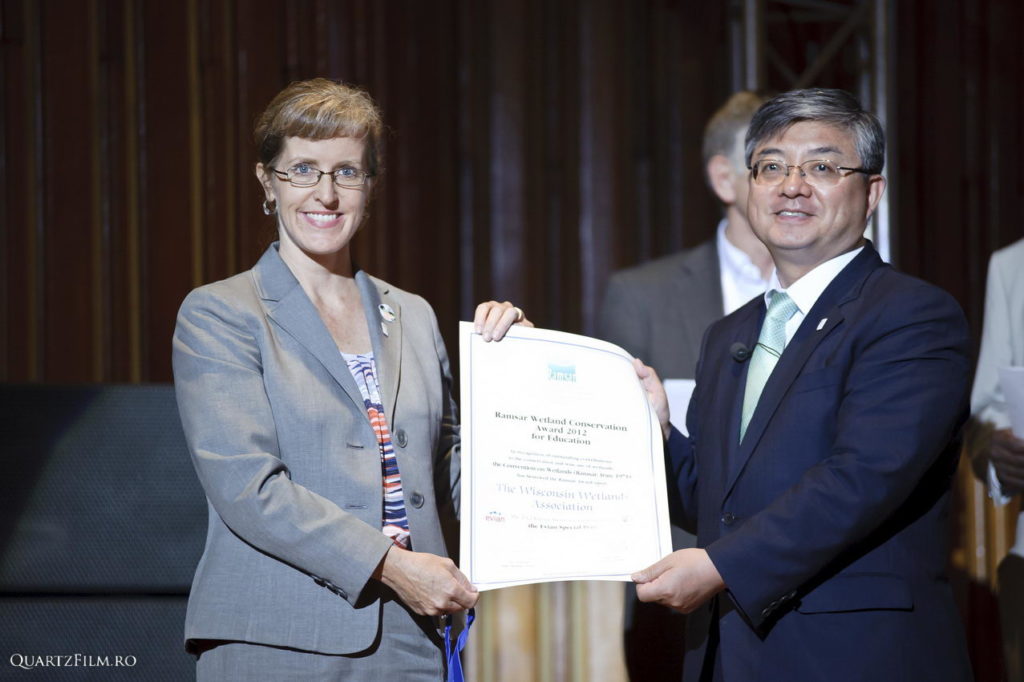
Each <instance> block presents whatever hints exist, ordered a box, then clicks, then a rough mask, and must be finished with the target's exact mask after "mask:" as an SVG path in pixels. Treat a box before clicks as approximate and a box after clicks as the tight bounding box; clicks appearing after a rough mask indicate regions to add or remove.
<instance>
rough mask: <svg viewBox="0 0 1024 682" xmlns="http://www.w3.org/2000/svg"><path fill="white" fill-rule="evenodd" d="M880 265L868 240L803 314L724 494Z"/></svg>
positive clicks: (749, 428)
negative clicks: (816, 352)
mask: <svg viewBox="0 0 1024 682" xmlns="http://www.w3.org/2000/svg"><path fill="white" fill-rule="evenodd" d="M881 266H882V260H881V258H879V257H878V253H877V252H876V251H875V250H874V248H873V247H872V245H871V243H870V242H868V243H867V244H866V245H865V247H864V250H863V251H861V253H859V254H857V257H856V258H854V259H853V260H852V261H851V262H850V264H849V265H847V266H846V267H845V268H844V269H843V270H842V271H840V273H839V274H838V275H837V276H836V277H835V279H833V280H832V282H830V283H829V285H828V286H827V287H826V288H825V291H823V292H822V293H821V296H819V297H818V300H817V301H816V302H815V304H814V306H813V307H812V308H811V310H810V311H809V312H808V313H807V315H806V316H805V317H804V321H803V322H802V323H801V324H800V327H799V328H798V329H797V331H796V334H795V335H794V336H793V339H792V340H791V341H790V342H789V344H788V345H787V346H786V350H784V351H783V353H782V357H781V358H779V363H778V364H777V365H776V366H775V369H774V370H772V373H771V376H770V377H768V382H767V383H766V384H765V386H764V390H763V391H762V392H761V397H760V399H759V400H758V402H757V407H756V408H755V410H754V414H753V416H751V418H750V424H748V425H747V431H746V434H745V435H744V437H743V442H742V443H740V444H738V446H737V448H736V457H735V458H734V459H733V460H732V461H731V466H730V474H729V478H728V481H727V484H726V494H727V495H728V493H729V492H730V491H731V490H732V487H733V486H734V485H735V483H736V479H737V478H739V475H740V473H741V472H742V471H743V467H744V466H746V463H747V461H748V460H749V459H750V456H751V455H752V454H753V452H754V449H755V448H756V447H757V443H758V441H759V440H760V439H761V436H762V435H764V431H765V429H766V428H767V427H768V424H769V423H770V422H771V419H772V416H773V415H774V414H775V411H776V410H777V409H778V407H779V404H780V403H781V402H782V399H783V398H784V397H785V395H786V392H787V391H788V390H789V387H790V386H791V385H792V384H793V382H794V381H795V380H796V378H797V377H798V376H799V375H800V371H801V370H802V369H803V367H804V365H805V364H806V363H807V359H808V358H809V357H810V356H811V354H812V353H813V352H814V350H815V349H816V348H817V347H818V345H819V344H820V343H821V342H822V341H823V340H824V339H825V338H826V337H827V336H828V335H829V334H830V333H831V332H832V330H833V329H835V328H836V327H838V326H839V325H840V324H841V323H842V322H843V312H842V306H843V305H844V304H845V303H847V302H848V301H850V300H853V299H855V298H856V297H857V296H859V295H860V289H861V285H862V284H863V283H864V280H865V279H866V278H867V276H868V275H869V274H870V273H871V272H872V271H873V270H874V269H875V268H878V267H881ZM763 316H764V305H763V304H762V305H761V316H760V317H759V320H758V321H759V322H760V320H761V319H763ZM822 320H824V322H825V323H824V325H822V324H821V323H822ZM819 325H821V328H820V329H819V328H818V327H819ZM756 333H757V334H759V333H760V324H758V325H757V329H756ZM755 343H756V337H755ZM743 383H744V385H745V384H746V378H745V376H744V381H743ZM738 400H739V402H738V403H737V404H734V405H733V412H734V414H735V415H739V413H740V411H742V409H743V408H742V400H743V391H742V390H741V391H740V392H739V396H738ZM732 434H733V436H732V442H734V443H735V442H736V441H737V440H738V438H739V421H738V420H736V429H735V430H733V431H732Z"/></svg>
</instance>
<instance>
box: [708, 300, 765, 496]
mask: <svg viewBox="0 0 1024 682" xmlns="http://www.w3.org/2000/svg"><path fill="white" fill-rule="evenodd" d="M764 314H765V305H764V299H763V298H762V299H756V300H753V301H751V302H749V303H747V304H745V305H744V306H743V307H742V308H740V309H739V310H737V311H736V312H735V313H734V317H733V318H732V319H734V320H735V323H734V324H735V331H734V332H733V333H732V334H730V335H729V336H728V338H729V339H730V343H735V342H740V343H742V344H743V345H744V346H746V348H748V349H750V350H753V348H754V346H755V345H756V344H757V337H758V334H759V333H760V331H761V322H762V320H763V319H764ZM720 352H721V353H722V355H721V357H722V360H721V364H722V365H724V366H725V367H726V368H727V370H726V371H727V372H728V374H729V377H730V379H731V380H730V381H727V382H725V381H723V382H720V384H719V390H721V391H722V393H721V397H720V399H719V401H718V403H719V404H720V405H723V406H725V408H726V413H725V414H724V415H723V418H722V427H723V431H724V437H723V438H722V439H721V441H720V442H721V445H722V449H723V452H724V456H725V464H724V466H723V474H724V477H725V480H724V481H719V482H720V483H721V484H722V486H723V490H727V489H728V487H730V486H731V485H732V481H733V480H734V479H735V476H736V472H738V471H739V469H740V468H741V464H742V463H741V462H740V459H739V458H740V454H739V452H738V448H739V434H740V417H741V414H742V412H743V393H744V391H745V390H746V384H747V368H748V367H749V366H750V360H749V359H747V360H745V361H743V362H738V361H737V360H736V359H735V358H733V357H732V352H731V350H728V349H725V348H723V349H722V350H721V351H720ZM748 431H749V427H748ZM744 459H745V458H744Z"/></svg>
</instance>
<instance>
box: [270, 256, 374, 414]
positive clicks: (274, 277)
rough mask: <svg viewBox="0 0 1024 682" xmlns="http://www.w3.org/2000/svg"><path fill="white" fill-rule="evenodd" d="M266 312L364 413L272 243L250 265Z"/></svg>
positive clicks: (355, 390)
mask: <svg viewBox="0 0 1024 682" xmlns="http://www.w3.org/2000/svg"><path fill="white" fill-rule="evenodd" d="M253 272H254V273H255V277H256V282H257V288H258V290H259V292H260V297H261V298H262V299H263V301H264V303H265V304H266V306H267V315H268V316H269V317H270V319H272V320H273V321H274V322H275V323H277V325H278V326H280V327H281V328H282V329H284V330H285V331H286V332H287V333H288V334H289V335H291V336H292V338H294V339H295V340H296V341H298V342H299V343H300V344H302V346H303V347H304V348H305V349H306V350H307V351H309V353H310V354H311V355H312V356H313V357H315V358H316V359H317V360H318V361H319V362H320V364H322V365H323V366H324V368H325V369H326V370H327V371H328V372H329V373H330V375H331V376H332V377H333V378H334V380H335V381H336V382H338V385H340V386H341V388H342V389H344V391H345V393H346V394H347V395H348V397H349V399H351V400H352V402H353V404H354V405H355V406H356V407H357V408H358V409H359V411H360V412H365V409H366V408H365V405H364V404H363V396H362V394H361V393H360V392H359V388H358V387H357V386H356V382H355V380H354V379H353V378H352V373H351V372H350V371H349V369H348V365H347V364H346V363H345V359H344V358H343V357H342V355H341V351H339V350H338V346H337V345H336V344H335V343H334V339H333V338H331V334H330V332H328V331H327V327H326V326H325V325H324V323H323V320H322V319H320V313H318V312H317V310H316V306H314V305H313V303H312V301H310V300H309V297H308V296H306V292H305V291H303V289H302V286H301V285H300V284H299V281H298V280H297V279H295V275H293V274H292V271H291V270H290V269H289V268H288V266H287V265H286V264H285V262H284V261H283V260H281V256H280V255H279V254H278V252H277V244H276V243H275V244H274V245H272V246H271V247H270V248H268V249H267V250H266V252H264V254H263V257H262V258H260V260H259V262H258V263H256V267H254V268H253Z"/></svg>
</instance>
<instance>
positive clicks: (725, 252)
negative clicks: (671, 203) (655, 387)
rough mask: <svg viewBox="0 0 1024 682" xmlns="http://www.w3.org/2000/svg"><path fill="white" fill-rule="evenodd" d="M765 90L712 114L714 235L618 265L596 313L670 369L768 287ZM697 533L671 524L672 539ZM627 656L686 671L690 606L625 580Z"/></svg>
mask: <svg viewBox="0 0 1024 682" xmlns="http://www.w3.org/2000/svg"><path fill="white" fill-rule="evenodd" d="M763 102H764V100H763V99H762V98H761V97H760V96H759V95H757V94H755V93H753V92H746V91H742V92H737V93H735V94H733V95H732V96H731V97H730V98H729V99H728V100H727V101H726V102H725V103H724V104H723V105H722V106H721V107H720V108H719V109H718V111H716V112H715V113H714V115H712V117H711V118H710V119H709V120H708V123H707V126H705V128H704V141H703V145H702V149H703V158H704V169H705V171H706V172H707V181H708V185H709V186H710V187H711V189H712V191H714V193H715V196H716V197H718V200H719V202H721V205H722V213H723V217H722V220H721V221H720V222H719V223H718V229H717V230H716V234H715V237H714V238H713V239H709V240H708V241H706V242H704V243H702V244H700V245H698V246H696V247H694V248H692V249H688V250H685V251H680V252H679V253H674V254H672V255H669V256H665V257H663V258H659V259H657V260H654V261H651V262H649V263H645V264H643V265H639V266H636V267H633V268H629V269H626V270H622V271H620V272H617V273H615V274H614V275H613V276H612V277H611V279H610V280H609V281H608V287H607V289H606V291H605V297H604V302H603V303H602V305H601V311H600V315H599V317H598V336H600V337H601V338H603V339H605V340H606V341H611V342H612V343H615V344H618V345H620V346H622V347H623V348H625V349H626V350H627V351H629V353H631V354H632V355H633V356H635V357H638V358H641V359H642V360H643V361H644V362H647V363H650V365H651V366H652V367H654V368H655V370H657V372H658V373H659V374H660V375H661V376H663V377H666V378H669V379H690V380H692V379H693V377H694V369H695V368H696V366H697V353H698V351H699V350H700V340H701V338H703V336H704V332H705V331H706V330H707V328H708V326H709V325H710V324H711V323H712V322H714V321H715V320H717V319H719V318H721V317H722V316H723V315H725V314H727V313H731V312H732V311H733V310H736V309H737V308H739V307H740V306H741V305H743V304H744V303H746V302H747V301H749V300H750V299H751V298H752V297H754V296H757V295H760V294H763V293H764V290H765V287H766V286H767V283H768V275H769V274H770V273H771V270H772V261H771V254H769V253H768V249H766V248H765V246H764V244H762V243H761V242H760V240H758V238H757V237H756V236H755V235H754V233H753V231H752V230H751V229H750V223H748V222H747V207H746V206H747V169H746V164H745V163H744V161H743V137H744V136H745V135H746V133H747V125H748V124H749V123H750V118H751V116H753V115H754V112H755V111H757V108H758V107H759V106H761V104H762V103H763ZM695 540H696V538H695V537H694V536H693V534H692V533H688V532H686V531H684V530H683V529H681V528H679V527H678V526H674V527H673V529H672V545H673V548H674V549H683V548H684V547H693V546H694V542H695ZM624 620H625V633H624V645H625V657H626V668H627V670H628V671H629V676H630V679H633V680H652V679H675V680H678V679H680V677H681V675H682V666H683V656H682V653H683V652H682V650H681V649H680V648H678V647H674V646H673V643H674V642H677V641H679V640H680V639H682V637H683V632H684V631H685V625H686V620H685V617H684V616H683V614H681V613H678V612H675V611H672V610H670V609H668V608H665V607H663V606H661V605H659V604H644V603H641V602H638V601H637V600H636V591H635V590H634V589H633V588H632V587H631V586H628V587H627V592H626V610H625V619H624Z"/></svg>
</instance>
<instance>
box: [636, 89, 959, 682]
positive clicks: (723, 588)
mask: <svg viewBox="0 0 1024 682" xmlns="http://www.w3.org/2000/svg"><path fill="white" fill-rule="evenodd" d="M884 151H885V141H884V135H883V133H882V128H881V126H880V124H879V123H878V120H877V119H876V118H875V117H874V116H873V115H872V114H870V113H869V112H867V111H865V110H863V109H862V108H861V107H860V105H859V103H858V102H857V100H856V99H855V98H854V97H852V96H851V95H849V94H848V93H845V92H843V91H839V90H799V91H793V92H789V93H784V94H782V95H780V96H778V97H776V98H774V99H772V100H770V101H769V102H767V103H765V105H764V106H762V107H761V108H760V109H759V110H758V112H757V114H755V116H754V118H753V120H752V121H751V124H750V128H749V130H748V132H747V139H746V159H747V163H748V165H749V166H750V168H751V173H750V181H749V182H750V198H749V202H748V208H747V215H748V218H749V220H750V224H751V226H752V227H753V230H754V232H755V234H757V236H758V238H759V239H760V240H761V241H763V242H764V243H765V245H766V246H767V247H768V250H769V251H770V252H771V254H772V259H773V261H774V263H775V266H776V271H775V274H774V275H773V278H772V282H771V283H770V286H769V291H768V292H767V293H766V294H765V296H764V297H763V299H755V300H754V301H751V302H750V303H749V304H747V305H745V306H743V307H742V308H740V309H739V310H738V311H736V312H735V313H733V314H731V315H729V316H728V317H726V318H725V319H723V320H721V321H719V322H717V323H715V324H713V325H712V326H711V328H710V329H709V330H708V333H707V335H706V336H705V339H704V342H703V346H702V349H701V354H700V361H699V363H698V369H697V386H696V390H695V393H694V397H693V399H692V401H691V402H690V409H689V412H688V415H687V426H688V430H689V436H683V435H682V434H680V433H679V432H678V431H676V430H675V429H672V428H671V425H670V424H669V422H668V416H669V415H668V409H667V403H666V401H665V398H664V392H663V390H661V387H660V384H659V383H658V382H657V379H656V376H655V374H654V372H653V371H652V370H650V369H649V368H646V367H644V366H642V365H639V363H638V372H639V373H640V374H641V377H642V378H643V379H644V381H645V383H646V384H647V386H648V389H649V390H650V391H651V397H652V400H653V401H654V403H655V407H656V409H657V410H658V412H659V418H660V419H661V422H662V428H663V429H664V431H665V435H666V438H667V445H666V456H667V466H668V470H669V472H668V475H669V476H670V478H671V482H672V483H673V485H672V486H670V487H672V488H674V489H675V491H676V492H677V493H678V496H679V499H678V502H679V503H680V504H681V506H682V507H683V513H684V516H686V517H687V518H689V519H693V520H695V521H696V523H697V545H698V547H697V548H693V549H684V550H680V551H677V552H674V553H672V554H670V555H669V556H667V557H665V558H664V559H662V560H661V561H659V562H658V563H656V564H654V565H653V566H650V567H648V568H647V569H644V570H643V571H640V572H638V573H637V574H636V575H635V576H634V578H635V580H636V581H637V583H639V584H638V587H637V592H638V595H639V597H640V599H642V600H645V601H658V602H660V603H663V604H666V605H669V606H672V607H673V608H676V609H679V610H682V611H684V612H690V614H691V615H690V617H689V623H688V628H687V638H686V639H687V644H686V673H687V675H686V679H688V680H698V679H706V680H726V681H732V680H744V681H746V680H825V679H827V680H850V681H851V682H852V681H854V680H856V681H858V682H859V681H862V680H887V681H888V680H908V681H909V680H915V681H916V680H930V681H932V680H965V679H970V678H971V672H970V668H969V665H968V660H967V654H966V646H965V642H964V638H963V632H962V628H961V625H960V620H959V617H958V615H957V612H956V608H955V606H954V603H953V597H952V593H951V591H950V588H949V584H948V580H947V579H946V575H945V564H946V560H947V547H946V536H947V533H948V528H947V521H948V512H949V485H950V479H951V477H952V474H953V471H954V470H955V468H956V462H957V451H956V448H955V447H952V446H951V441H952V440H953V439H954V438H955V437H956V435H957V434H958V432H959V429H960V427H961V425H962V423H963V421H964V418H965V416H966V405H967V400H966V398H967V387H968V386H967V381H968V377H969V374H970V366H969V365H970V363H969V357H968V356H969V351H968V348H969V340H968V331H967V324H966V321H965V320H964V317H963V313H962V311H961V310H960V308H959V306H958V305H957V304H956V302H955V301H954V300H953V299H952V298H951V297H950V296H949V295H948V294H946V293H945V292H943V291H942V290H940V289H938V288H936V287H934V286H931V285H929V284H926V283H925V282H922V281H919V280H916V279H914V278H912V277H909V276H906V275H903V274H901V273H898V272H897V271H895V270H894V269H892V268H891V267H889V266H888V265H886V264H885V263H883V262H882V261H881V259H880V258H879V257H878V254H877V253H876V251H875V250H874V248H873V247H872V246H871V244H870V242H868V241H867V240H865V239H864V237H863V235H864V230H865V227H866V225H867V221H868V219H869V217H870V216H871V214H872V212H873V211H874V210H875V207H876V206H877V205H878V202H879V200H880V198H881V196H882V193H883V191H884V189H885V179H884V178H883V177H882V175H881V171H882V165H883V160H884ZM766 309H767V310H766Z"/></svg>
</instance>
